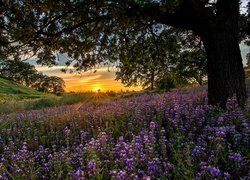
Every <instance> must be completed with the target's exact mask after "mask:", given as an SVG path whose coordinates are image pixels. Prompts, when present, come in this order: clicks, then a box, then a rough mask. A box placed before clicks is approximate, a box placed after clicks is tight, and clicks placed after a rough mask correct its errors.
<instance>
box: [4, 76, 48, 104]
mask: <svg viewBox="0 0 250 180" xmlns="http://www.w3.org/2000/svg"><path fill="white" fill-rule="evenodd" d="M51 96H53V95H48V94H45V93H42V92H38V91H36V90H34V89H31V88H29V87H26V86H23V85H20V84H18V83H15V82H13V81H10V80H7V79H3V78H0V103H4V102H8V101H13V100H15V101H16V100H23V99H36V98H45V97H51Z"/></svg>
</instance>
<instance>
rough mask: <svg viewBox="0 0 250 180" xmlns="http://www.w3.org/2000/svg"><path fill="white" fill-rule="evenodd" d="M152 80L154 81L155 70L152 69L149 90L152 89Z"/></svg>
mask: <svg viewBox="0 0 250 180" xmlns="http://www.w3.org/2000/svg"><path fill="white" fill-rule="evenodd" d="M154 82H155V72H154V70H153V71H152V74H151V79H150V88H151V90H153V89H154Z"/></svg>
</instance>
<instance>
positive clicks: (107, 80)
mask: <svg viewBox="0 0 250 180" xmlns="http://www.w3.org/2000/svg"><path fill="white" fill-rule="evenodd" d="M62 68H65V66H63V65H59V66H53V67H50V68H49V67H46V66H36V69H37V70H38V71H41V72H43V73H44V74H46V75H49V76H58V77H61V78H63V80H64V81H65V85H66V88H65V90H66V92H71V91H74V92H83V91H97V90H98V89H100V90H101V91H108V90H113V91H121V90H123V91H126V90H129V91H133V90H135V91H139V90H141V89H142V88H141V87H140V86H137V87H130V88H129V87H125V86H124V85H123V84H122V83H121V82H120V81H117V80H115V69H114V68H108V67H101V68H99V69H97V72H95V73H94V71H87V72H82V73H80V74H79V73H72V74H71V73H63V72H61V69H62ZM108 69H109V70H108Z"/></svg>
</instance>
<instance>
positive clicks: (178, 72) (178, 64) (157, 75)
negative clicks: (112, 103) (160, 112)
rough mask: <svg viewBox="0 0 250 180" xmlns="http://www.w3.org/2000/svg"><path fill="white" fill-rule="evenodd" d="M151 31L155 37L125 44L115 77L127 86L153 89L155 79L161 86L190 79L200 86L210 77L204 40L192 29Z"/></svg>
mask: <svg viewBox="0 0 250 180" xmlns="http://www.w3.org/2000/svg"><path fill="white" fill-rule="evenodd" d="M156 28H157V27H156ZM158 28H159V27H158ZM159 29H160V28H159ZM148 31H149V32H148V34H151V35H152V36H149V37H141V38H140V39H139V40H138V41H139V42H138V41H137V42H136V43H135V42H133V41H132V44H129V43H131V42H130V41H128V42H127V43H126V46H125V47H124V51H123V57H121V58H120V61H119V66H118V71H117V73H116V79H118V80H121V82H122V83H123V84H125V85H126V86H132V85H141V86H142V87H143V88H151V89H153V88H154V87H155V83H156V81H157V87H158V88H161V87H169V83H170V84H171V82H172V81H174V85H173V86H174V87H176V86H180V85H184V84H188V83H187V82H191V81H196V82H198V83H199V84H200V85H201V84H202V82H203V79H204V77H206V76H207V69H206V68H207V58H206V54H205V51H204V50H203V47H202V44H201V40H200V39H199V38H198V37H197V36H195V35H194V34H193V33H191V32H185V33H183V32H182V31H180V30H179V29H175V28H169V29H164V30H161V33H160V34H157V31H156V30H152V29H149V30H148ZM155 32H156V33H155ZM128 48H129V49H128ZM127 49H128V50H127ZM131 49H132V50H131ZM171 74H172V75H171ZM181 79H183V80H181ZM164 82H165V83H166V85H163V83H164ZM159 84H161V85H159Z"/></svg>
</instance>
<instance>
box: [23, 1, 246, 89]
mask: <svg viewBox="0 0 250 180" xmlns="http://www.w3.org/2000/svg"><path fill="white" fill-rule="evenodd" d="M246 4H247V0H243V1H242V7H244V6H245V5H246ZM242 7H241V10H242V11H243V12H244V11H245V9H244V8H242ZM240 48H241V55H242V58H243V64H244V65H246V54H247V53H248V52H249V51H250V49H249V47H247V46H246V45H244V44H243V43H241V44H240ZM59 59H60V61H59V62H58V66H53V67H46V66H39V65H36V63H35V60H34V59H32V60H29V61H28V62H29V63H31V64H33V65H35V66H36V69H37V70H38V71H41V72H43V73H44V74H46V75H49V76H58V77H61V78H63V80H64V81H65V85H66V87H65V90H66V92H71V91H74V92H83V91H97V89H100V90H101V91H108V90H114V91H121V90H124V91H126V90H130V91H132V90H135V91H138V90H141V89H142V88H141V87H140V86H137V87H130V88H129V87H125V86H124V85H123V84H122V83H121V82H120V81H117V80H115V68H108V67H101V68H99V69H97V72H95V73H94V71H87V72H83V73H81V74H77V73H73V74H70V73H63V72H61V69H62V68H64V67H65V66H64V62H65V59H64V58H63V56H61V58H59Z"/></svg>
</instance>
